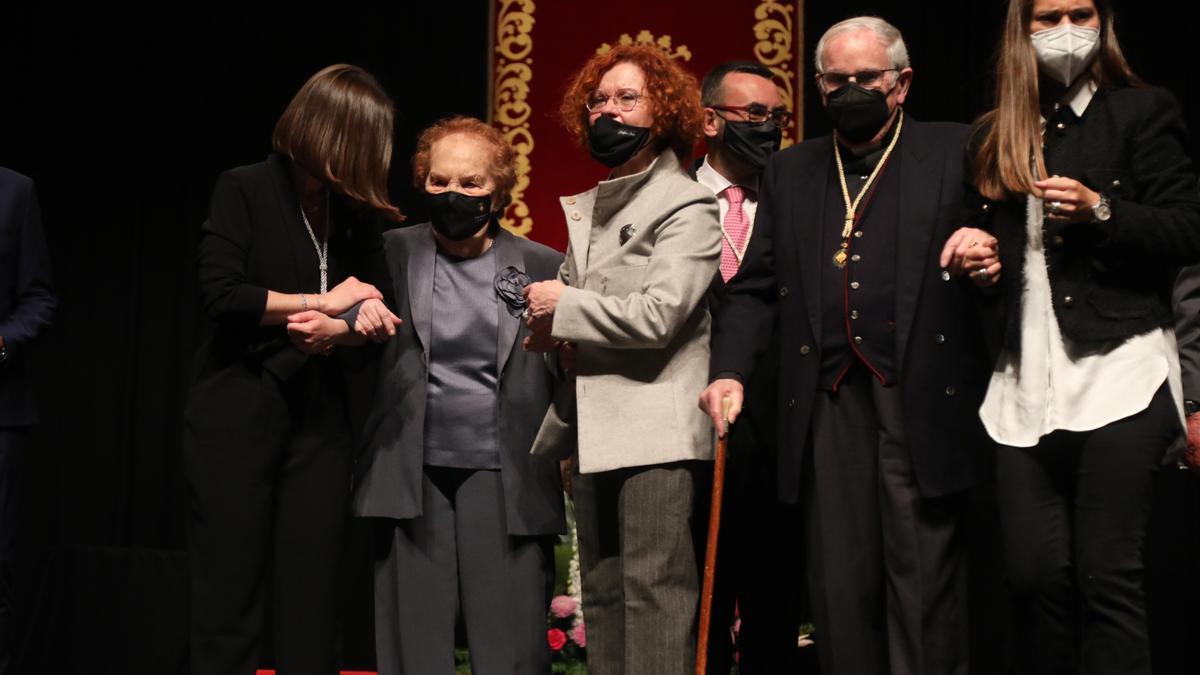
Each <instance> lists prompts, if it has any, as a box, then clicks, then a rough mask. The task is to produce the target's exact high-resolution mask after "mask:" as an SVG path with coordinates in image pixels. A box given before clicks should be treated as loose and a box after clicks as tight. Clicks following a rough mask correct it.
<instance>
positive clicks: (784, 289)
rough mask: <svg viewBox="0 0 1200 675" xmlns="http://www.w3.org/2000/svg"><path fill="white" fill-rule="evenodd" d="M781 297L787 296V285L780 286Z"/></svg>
mask: <svg viewBox="0 0 1200 675" xmlns="http://www.w3.org/2000/svg"><path fill="white" fill-rule="evenodd" d="M779 297H781V298H786V297H787V286H781V287H780V288H779Z"/></svg>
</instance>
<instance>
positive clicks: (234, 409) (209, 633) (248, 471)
mask: <svg viewBox="0 0 1200 675" xmlns="http://www.w3.org/2000/svg"><path fill="white" fill-rule="evenodd" d="M392 119H393V106H392V102H391V100H390V99H389V98H388V96H387V94H386V93H385V92H384V91H383V89H382V88H381V87H380V86H379V83H378V82H376V80H375V78H373V77H372V76H371V75H370V74H368V73H367V72H365V71H363V70H362V69H360V68H356V67H354V66H347V65H334V66H330V67H328V68H325V69H324V70H322V71H320V72H318V73H317V74H316V75H313V76H312V78H311V79H309V80H308V82H306V83H305V84H304V86H303V87H301V89H300V91H299V92H298V93H297V94H296V96H295V98H293V99H292V102H291V103H290V104H289V105H288V107H287V109H286V110H285V111H284V113H283V116H282V117H281V118H280V120H279V122H278V124H277V125H276V127H275V133H274V137H273V143H272V145H273V148H274V152H273V153H272V154H271V155H270V156H268V157H267V159H266V160H265V161H263V162H260V163H258V164H252V165H249V166H243V167H238V168H236V169H232V170H230V171H227V172H225V173H223V174H221V176H220V177H219V178H218V179H217V184H216V187H215V188H214V189H213V196H212V205H211V209H210V212H209V218H208V220H207V221H206V222H205V223H204V225H203V227H202V229H201V239H200V253H199V264H198V269H199V288H200V295H201V300H202V302H203V306H204V308H205V311H206V313H207V314H208V316H209V318H210V319H212V323H211V327H212V331H211V336H210V337H209V339H208V340H207V341H206V342H205V343H204V345H203V347H202V348H201V350H200V354H199V359H198V371H197V375H196V378H195V383H194V385H193V387H192V390H191V394H190V397H189V401H188V406H187V410H186V412H185V428H184V462H185V471H186V475H187V480H188V487H189V488H190V508H189V517H188V544H189V552H190V557H191V603H190V606H191V665H192V667H191V672H192V673H193V674H194V675H202V674H204V673H213V674H218V673H219V674H221V675H229V674H232V673H245V674H250V673H253V672H254V671H255V669H256V667H257V665H258V646H259V631H260V629H261V627H262V623H263V605H264V599H265V598H266V597H270V598H271V601H272V612H271V614H272V616H273V619H274V645H275V665H276V667H277V669H278V670H279V671H281V672H283V673H314V674H315V673H320V674H323V675H327V674H329V673H333V672H335V668H336V665H335V652H334V623H335V621H334V617H335V616H336V614H337V609H336V603H335V599H336V598H335V593H334V581H335V579H334V578H335V574H336V570H337V565H338V560H339V557H340V552H341V546H340V542H341V534H342V526H343V522H344V520H345V517H346V515H347V508H346V507H347V504H348V498H349V495H348V490H349V485H350V462H351V454H350V438H351V423H350V419H351V418H350V412H351V411H350V410H349V409H348V403H347V400H348V396H350V395H351V394H352V391H351V389H352V385H351V381H350V378H349V375H350V374H351V373H352V372H353V371H354V370H356V369H357V368H361V366H357V365H356V360H355V358H354V355H353V354H352V353H351V352H353V351H355V350H339V349H336V348H335V347H336V346H337V345H347V346H351V345H355V344H359V343H361V342H363V341H364V339H365V338H366V337H371V338H373V339H375V340H378V341H382V340H386V339H387V337H388V336H389V335H391V334H393V333H394V332H395V325H396V324H397V323H398V321H399V320H398V319H397V318H396V317H395V316H394V315H392V314H391V312H389V311H388V310H387V308H386V307H385V306H384V305H383V304H382V302H381V299H382V297H383V296H382V294H381V293H380V291H379V290H378V289H379V288H382V287H383V280H384V279H386V269H385V267H384V263H383V252H382V249H381V244H380V228H381V222H380V221H385V220H387V221H392V222H397V221H399V220H401V219H402V217H401V215H400V212H399V211H398V210H397V209H396V208H395V207H394V206H392V205H391V203H389V201H388V196H387V189H386V185H387V174H388V168H389V165H390V162H391V155H392ZM358 277H362V279H364V280H365V281H363V280H359V278H358ZM352 309H353V310H356V311H351V310H352ZM344 313H346V314H344ZM343 314H344V315H343ZM339 315H343V316H342V317H341V318H339ZM267 579H271V581H272V585H271V587H270V588H268V587H267V582H266V580H267Z"/></svg>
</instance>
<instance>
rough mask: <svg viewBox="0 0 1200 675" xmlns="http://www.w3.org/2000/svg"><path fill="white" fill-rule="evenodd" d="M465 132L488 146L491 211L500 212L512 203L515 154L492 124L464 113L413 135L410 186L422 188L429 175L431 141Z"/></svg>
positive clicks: (515, 175) (422, 189)
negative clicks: (415, 135)
mask: <svg viewBox="0 0 1200 675" xmlns="http://www.w3.org/2000/svg"><path fill="white" fill-rule="evenodd" d="M454 134H465V135H467V136H474V137H475V138H478V139H479V140H481V141H483V142H484V143H485V144H486V145H487V146H488V147H489V149H490V155H491V164H492V166H491V172H492V180H494V181H495V182H496V189H495V190H494V191H493V193H492V194H494V195H495V197H494V198H493V200H492V211H493V212H494V213H496V214H502V213H504V209H506V208H508V205H509V204H511V203H512V189H513V186H514V185H516V184H517V153H516V151H514V150H513V148H512V145H510V144H509V142H508V141H507V140H505V138H504V134H501V133H500V131H499V130H497V129H496V127H493V126H492V125H490V124H488V123H487V122H483V121H480V120H477V119H475V118H474V117H467V116H465V115H456V116H454V117H447V118H445V119H443V120H439V121H437V122H435V123H434V124H433V126H431V127H429V128H428V129H426V130H425V131H422V132H421V135H420V136H418V137H417V151H416V152H415V153H414V154H413V156H412V167H413V186H415V187H416V188H417V189H418V190H420V191H422V192H424V191H425V179H426V178H427V177H429V153H430V151H431V150H432V149H433V144H434V143H437V142H438V141H440V140H442V139H443V138H445V137H447V136H452V135H454Z"/></svg>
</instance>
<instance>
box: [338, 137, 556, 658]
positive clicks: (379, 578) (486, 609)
mask: <svg viewBox="0 0 1200 675" xmlns="http://www.w3.org/2000/svg"><path fill="white" fill-rule="evenodd" d="M514 166H515V162H514V154H513V151H512V149H511V148H510V147H509V145H508V143H507V142H505V140H504V138H503V137H502V136H501V135H500V133H499V132H498V131H496V130H495V129H494V128H492V127H491V126H489V125H487V124H484V123H483V122H480V121H479V120H476V119H472V118H466V117H456V118H451V119H448V120H443V121H441V122H438V123H437V124H435V125H433V126H432V127H430V128H429V129H427V130H425V132H423V133H422V134H421V136H420V138H419V140H418V142H417V152H416V155H415V156H414V157H413V175H414V179H415V182H416V183H417V186H418V187H419V188H420V189H421V190H422V191H423V192H424V193H425V197H426V199H427V202H428V206H429V211H430V214H431V221H432V222H431V223H429V224H424V225H416V226H413V227H406V228H402V229H395V230H391V231H390V232H387V233H386V234H385V235H384V253H385V255H386V259H387V266H388V270H389V272H390V274H391V277H392V282H391V284H390V288H389V289H388V291H389V292H390V293H388V295H389V297H388V298H387V299H388V300H390V301H391V302H392V303H393V306H394V307H395V309H396V314H397V315H399V317H400V319H401V320H402V323H401V324H400V326H399V327H398V328H397V329H396V336H395V337H394V338H393V339H391V340H389V341H388V342H387V344H386V346H385V351H384V355H383V358H382V361H381V369H380V377H379V383H378V387H377V390H376V396H375V402H374V407H373V410H372V412H371V414H370V416H369V418H368V422H367V424H366V428H365V435H364V437H365V439H366V449H365V453H364V458H363V460H362V461H361V462H360V466H359V471H358V474H359V475H358V483H357V491H356V493H355V497H354V512H355V514H356V515H358V516H363V517H370V518H374V519H376V533H377V537H376V540H377V553H376V565H375V631H376V637H375V643H376V652H377V655H378V666H379V672H380V673H381V675H382V674H386V675H400V673H408V674H410V675H412V674H414V673H416V674H420V675H425V674H426V673H429V674H433V675H437V674H438V673H445V674H446V675H449V674H450V673H453V672H454V624H455V616H456V613H457V612H458V610H459V608H460V606H461V610H462V616H463V619H464V623H465V625H466V632H467V641H468V645H469V647H470V652H471V667H472V672H474V673H478V674H481V675H488V674H493V673H494V674H506V675H528V674H530V673H549V672H550V649H549V646H548V644H547V641H546V612H547V610H548V608H549V604H550V593H551V591H552V589H553V582H554V560H553V556H552V545H553V541H554V537H552V536H551V535H554V534H557V533H561V532H563V531H565V529H566V523H565V521H564V518H563V495H562V486H561V483H560V481H559V473H558V467H557V465H556V464H555V462H553V461H552V460H549V459H546V458H543V457H536V456H533V455H531V454H530V452H529V451H530V448H531V446H532V445H533V441H534V436H535V435H536V433H537V430H538V425H539V424H540V423H541V421H542V418H543V417H544V415H545V414H546V409H547V407H548V406H549V404H550V400H551V397H552V394H553V389H554V386H555V383H556V381H557V380H556V378H555V376H554V374H553V373H552V372H551V371H550V370H549V369H548V368H547V366H546V361H545V359H543V358H541V357H540V356H539V355H536V354H530V353H527V352H525V351H524V350H522V349H521V348H520V346H519V343H520V342H521V341H522V339H523V338H524V337H525V336H526V335H528V329H526V327H525V326H524V325H523V323H522V322H521V318H520V316H521V311H522V307H523V304H524V298H523V297H522V288H523V286H524V285H526V284H528V283H529V282H530V281H532V280H539V279H551V278H553V277H554V274H555V272H556V270H557V269H558V266H559V263H560V262H561V261H562V255H561V254H560V253H558V252H556V251H554V250H552V249H549V248H547V247H545V246H542V245H540V244H535V243H533V242H531V241H528V240H526V239H521V238H518V237H514V236H513V235H511V234H509V233H508V232H505V231H504V230H502V229H500V227H499V225H498V223H497V221H496V216H497V215H498V214H500V213H503V212H504V208H505V207H506V206H507V205H508V203H509V201H510V197H509V190H510V189H511V187H512V185H513V183H514V182H515V169H514ZM356 323H357V322H356Z"/></svg>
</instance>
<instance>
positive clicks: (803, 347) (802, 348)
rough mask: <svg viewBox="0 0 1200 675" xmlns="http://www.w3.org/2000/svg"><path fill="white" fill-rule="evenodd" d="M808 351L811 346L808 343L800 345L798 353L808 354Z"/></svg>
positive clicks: (810, 349)
mask: <svg viewBox="0 0 1200 675" xmlns="http://www.w3.org/2000/svg"><path fill="white" fill-rule="evenodd" d="M810 351H812V347H809V346H808V345H800V355H801V356H808V353H809V352H810Z"/></svg>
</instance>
